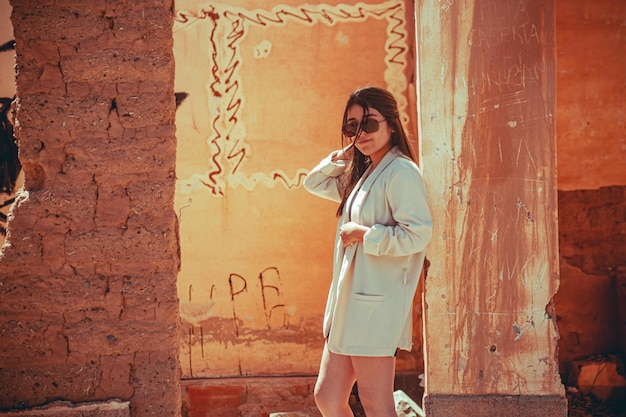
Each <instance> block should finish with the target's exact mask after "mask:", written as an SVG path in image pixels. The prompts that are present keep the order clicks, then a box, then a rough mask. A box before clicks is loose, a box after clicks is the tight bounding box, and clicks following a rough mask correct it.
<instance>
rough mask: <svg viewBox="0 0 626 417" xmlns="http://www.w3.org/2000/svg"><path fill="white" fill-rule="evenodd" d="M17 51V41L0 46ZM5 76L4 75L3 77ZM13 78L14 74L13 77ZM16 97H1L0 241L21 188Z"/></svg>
mask: <svg viewBox="0 0 626 417" xmlns="http://www.w3.org/2000/svg"><path fill="white" fill-rule="evenodd" d="M14 50H15V41H14V40H11V41H9V42H6V43H4V44H3V45H1V46H0V53H6V52H11V53H13V51H14ZM3 76H4V75H3ZM11 76H13V74H12V75H11ZM14 98H15V97H0V233H2V237H0V240H2V241H4V238H5V237H6V222H7V214H8V212H9V210H10V209H11V206H12V205H13V203H14V202H15V191H16V190H17V189H19V188H20V187H21V182H22V180H21V178H20V173H21V171H22V164H21V163H20V160H19V158H18V148H17V144H16V139H15V136H13V123H12V117H11V116H12V114H13V111H12V107H11V105H12V103H13V100H14Z"/></svg>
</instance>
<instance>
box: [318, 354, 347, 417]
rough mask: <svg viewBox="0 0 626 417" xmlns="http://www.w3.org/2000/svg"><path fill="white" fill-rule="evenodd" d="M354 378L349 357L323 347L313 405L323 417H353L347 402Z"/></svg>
mask: <svg viewBox="0 0 626 417" xmlns="http://www.w3.org/2000/svg"><path fill="white" fill-rule="evenodd" d="M354 381H355V377H354V370H353V369H352V361H351V360H350V356H344V355H337V354H335V353H332V352H331V351H329V350H328V346H327V345H324V352H323V353H322V361H321V363H320V372H319V375H318V377H317V382H316V384H315V403H316V404H317V408H319V410H320V412H321V413H322V416H324V417H354V414H353V413H352V410H351V409H350V405H349V400H350V393H351V391H352V386H353V385H354Z"/></svg>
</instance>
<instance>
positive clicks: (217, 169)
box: [174, 0, 421, 377]
mask: <svg viewBox="0 0 626 417" xmlns="http://www.w3.org/2000/svg"><path fill="white" fill-rule="evenodd" d="M410 5H411V3H410V2H409V3H407V4H405V3H404V2H402V1H384V2H378V1H367V2H364V3H360V5H358V6H356V5H345V4H343V5H339V3H338V2H326V3H318V4H315V5H310V4H304V3H302V2H299V1H285V2H281V3H280V4H275V5H272V6H267V2H260V1H239V2H230V3H229V4H216V5H213V6H206V4H205V3H203V2H198V1H193V0H187V1H177V2H176V8H177V11H176V23H175V25H174V39H175V45H174V52H175V56H176V65H177V71H176V91H177V92H179V93H181V92H184V93H187V94H188V96H187V98H186V99H185V100H184V101H183V102H182V104H181V105H180V106H179V108H178V111H177V120H176V125H177V137H178V140H179V146H178V152H177V176H178V182H177V194H176V210H177V213H178V215H179V220H180V236H181V237H180V239H181V240H180V244H181V257H182V266H181V271H180V274H179V279H178V291H179V296H180V300H181V303H180V306H181V318H182V323H183V333H184V336H183V340H182V353H181V364H182V366H183V373H184V376H186V377H190V376H194V377H199V376H200V377H201V376H205V377H210V376H236V375H261V374H293V373H300V374H302V373H304V374H312V373H315V372H317V368H318V364H319V358H320V354H321V348H322V346H323V338H322V334H321V322H322V315H323V311H324V305H325V301H326V295H327V291H328V286H329V282H330V278H331V274H332V270H331V268H332V266H331V260H332V247H333V239H334V230H335V224H336V217H335V215H334V212H335V210H336V205H335V204H333V203H330V202H328V201H323V200H321V199H319V198H317V197H314V196H312V195H310V194H308V193H307V192H306V191H305V190H304V188H303V187H302V186H301V185H302V179H303V176H304V175H305V174H306V173H307V172H308V170H309V169H310V168H312V167H313V166H315V165H316V164H317V162H318V161H319V160H320V159H321V158H323V157H325V156H326V155H327V154H328V153H330V151H332V150H334V149H337V148H339V147H340V146H341V137H340V124H341V116H342V114H343V105H344V103H345V100H346V99H347V97H348V95H349V93H350V92H351V91H352V90H353V89H354V88H356V87H359V86H363V85H368V84H371V85H379V86H382V87H386V88H388V89H390V90H391V91H393V92H394V93H395V94H396V95H397V97H398V98H399V102H400V110H401V113H402V115H403V118H404V122H405V124H406V126H407V128H408V129H409V131H410V132H411V133H412V137H413V141H414V146H416V147H417V136H416V133H417V132H416V114H417V111H416V108H415V86H414V84H413V83H414V80H415V62H414V56H413V54H412V52H411V51H413V50H414V42H413V39H414V35H413V28H414V22H413V10H412V9H411V7H410ZM203 7H204V8H203ZM418 310H419V309H418ZM418 330H419V327H418ZM416 337H417V338H418V340H420V341H421V335H419V334H416ZM420 345H421V343H418V348H417V349H418V351H420ZM416 362H417V359H416V358H415V357H414V356H411V355H406V356H403V357H402V358H401V360H400V365H399V369H403V368H404V369H406V368H411V369H414V368H416V366H417V365H416Z"/></svg>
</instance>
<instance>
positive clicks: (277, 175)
mask: <svg viewBox="0 0 626 417" xmlns="http://www.w3.org/2000/svg"><path fill="white" fill-rule="evenodd" d="M174 19H175V26H174V33H176V32H177V31H180V30H184V29H185V28H186V27H187V26H188V25H191V24H198V23H202V21H204V24H210V25H212V26H211V30H210V39H209V42H210V46H211V48H212V51H211V79H210V80H208V81H207V84H206V88H207V92H208V93H209V97H210V98H211V103H210V108H211V107H215V108H212V120H211V126H212V134H211V137H209V138H208V139H207V144H208V146H209V148H210V153H211V158H210V161H208V164H209V167H208V170H207V171H206V172H205V173H198V174H194V175H192V176H191V177H189V178H185V179H181V180H179V181H178V192H181V193H191V192H193V191H194V190H196V189H203V188H204V189H206V188H208V189H209V190H210V191H211V193H212V194H213V195H217V196H224V195H225V193H226V190H227V189H228V188H236V187H239V186H242V187H244V188H245V189H247V190H253V189H254V188H256V187H257V186H258V185H263V186H266V187H268V188H274V187H276V186H277V185H281V186H283V187H285V188H286V189H289V190H290V189H296V188H298V187H299V186H301V185H302V181H303V179H304V176H305V175H306V174H307V172H308V168H299V169H296V171H295V173H293V174H291V175H290V174H288V173H286V172H285V171H284V170H282V169H274V170H272V171H271V172H254V173H246V172H244V166H245V161H246V159H247V158H249V157H250V154H251V152H250V146H249V144H248V143H247V142H246V129H245V126H244V124H243V122H242V121H241V120H240V112H241V109H242V108H243V107H244V106H245V94H244V92H243V87H244V86H243V84H242V77H241V75H240V69H241V67H242V65H244V60H243V58H242V56H241V54H240V50H239V47H240V44H241V42H242V41H243V40H244V39H245V37H246V35H247V28H248V27H249V26H251V25H252V26H261V27H268V26H277V27H280V26H284V25H285V24H287V23H288V22H297V23H300V24H303V25H308V26H313V25H317V24H324V25H327V26H333V25H335V24H336V23H338V22H365V21H366V20H368V19H377V20H386V21H387V23H388V24H387V30H386V36H387V38H386V42H385V57H384V62H385V68H386V69H385V73H384V80H385V83H386V84H387V88H388V89H389V90H390V91H391V92H392V93H393V94H394V95H395V96H396V98H397V100H398V107H399V109H400V114H401V119H402V122H403V123H408V121H409V116H408V113H407V107H408V103H407V101H406V99H405V95H404V94H405V92H406V89H407V87H408V81H407V79H406V76H405V70H406V67H407V60H406V54H407V51H408V44H407V37H408V36H407V32H406V26H407V22H406V19H405V9H404V3H403V1H397V0H392V1H385V2H381V3H378V4H364V3H357V4H355V5H346V4H339V5H328V4H318V5H308V4H307V5H303V6H298V7H295V6H288V5H277V6H275V7H273V8H272V9H271V10H263V9H256V10H246V9H242V8H239V7H234V6H230V5H226V4H218V3H215V4H210V5H208V6H206V7H204V8H201V9H200V10H198V11H196V12H190V11H177V12H176V14H175V17H174Z"/></svg>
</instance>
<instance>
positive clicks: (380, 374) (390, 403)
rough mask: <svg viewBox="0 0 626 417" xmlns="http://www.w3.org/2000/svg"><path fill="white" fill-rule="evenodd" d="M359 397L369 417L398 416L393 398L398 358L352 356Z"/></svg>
mask: <svg viewBox="0 0 626 417" xmlns="http://www.w3.org/2000/svg"><path fill="white" fill-rule="evenodd" d="M351 358H352V366H353V367H354V373H355V375H356V379H357V381H358V384H359V385H358V387H359V388H358V390H359V398H360V399H361V404H362V405H363V410H365V414H366V415H367V417H397V414H396V405H395V402H394V400H393V383H394V376H395V370H396V358H395V357H393V356H383V357H366V356H352V357H351Z"/></svg>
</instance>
